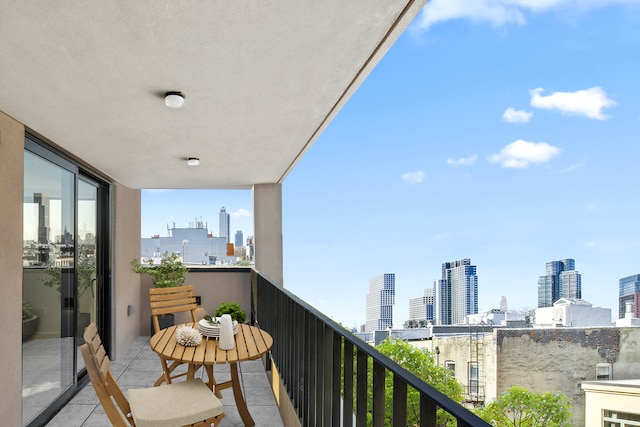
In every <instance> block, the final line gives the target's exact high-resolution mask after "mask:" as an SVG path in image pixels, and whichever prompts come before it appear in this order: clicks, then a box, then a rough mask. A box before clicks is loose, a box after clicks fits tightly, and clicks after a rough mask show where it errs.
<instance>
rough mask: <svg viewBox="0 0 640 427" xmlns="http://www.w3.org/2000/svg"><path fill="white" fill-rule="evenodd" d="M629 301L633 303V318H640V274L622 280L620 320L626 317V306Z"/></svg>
mask: <svg viewBox="0 0 640 427" xmlns="http://www.w3.org/2000/svg"><path fill="white" fill-rule="evenodd" d="M627 301H630V302H631V303H632V308H633V317H635V318H638V317H640V274H634V275H633V276H627V277H623V278H622V279H620V297H619V306H618V307H619V308H618V318H619V319H622V318H624V317H625V305H626V303H627Z"/></svg>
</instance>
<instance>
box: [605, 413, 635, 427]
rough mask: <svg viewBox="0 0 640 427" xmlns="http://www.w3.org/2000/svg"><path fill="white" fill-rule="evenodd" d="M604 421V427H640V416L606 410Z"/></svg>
mask: <svg viewBox="0 0 640 427" xmlns="http://www.w3.org/2000/svg"><path fill="white" fill-rule="evenodd" d="M602 421H603V425H604V427H632V426H633V427H636V426H640V414H631V413H628V412H618V411H611V410H606V409H605V410H604V412H603V416H602Z"/></svg>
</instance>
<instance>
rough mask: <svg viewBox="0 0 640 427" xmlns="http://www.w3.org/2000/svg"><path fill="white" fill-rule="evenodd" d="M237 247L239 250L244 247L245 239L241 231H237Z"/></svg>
mask: <svg viewBox="0 0 640 427" xmlns="http://www.w3.org/2000/svg"><path fill="white" fill-rule="evenodd" d="M235 246H236V248H239V247H240V246H244V238H243V236H242V231H240V230H238V231H236V242H235Z"/></svg>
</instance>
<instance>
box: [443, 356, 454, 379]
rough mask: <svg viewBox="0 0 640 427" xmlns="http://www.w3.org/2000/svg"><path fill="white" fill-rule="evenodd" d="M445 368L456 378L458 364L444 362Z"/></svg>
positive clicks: (449, 361) (448, 361) (450, 361)
mask: <svg viewBox="0 0 640 427" xmlns="http://www.w3.org/2000/svg"><path fill="white" fill-rule="evenodd" d="M444 367H445V368H447V369H448V370H450V371H451V376H452V377H454V378H455V377H456V362H454V361H452V360H447V361H445V362H444Z"/></svg>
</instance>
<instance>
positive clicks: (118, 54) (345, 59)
mask: <svg viewBox="0 0 640 427" xmlns="http://www.w3.org/2000/svg"><path fill="white" fill-rule="evenodd" d="M423 4H424V1H418V2H413V1H407V0H402V1H401V0H393V1H371V0H350V1H343V0H333V1H313V2H309V1H190V2H186V1H165V2H159V1H155V0H146V1H139V0H137V1H112V2H87V1H75V0H73V1H56V2H23V1H21V2H3V4H2V5H0V40H1V42H0V63H1V64H2V66H1V67H0V110H2V111H4V112H5V113H7V114H9V115H10V116H12V117H14V118H15V119H17V120H19V121H20V122H22V123H24V124H25V125H26V126H27V127H28V128H30V129H32V130H33V131H34V132H36V133H38V134H41V135H43V136H45V137H46V138H47V139H48V140H49V141H51V142H52V143H54V144H56V145H58V146H60V147H61V148H62V149H64V150H66V151H68V152H69V153H72V154H73V155H74V156H76V157H78V158H79V159H81V160H82V161H84V162H86V163H88V164H90V165H91V166H92V167H94V168H96V169H97V170H98V171H100V172H101V173H103V174H105V175H107V176H109V177H111V178H112V179H115V180H117V181H120V182H122V183H123V184H125V185H127V186H129V187H131V188H250V187H251V185H253V184H258V183H278V182H282V180H283V179H284V178H285V177H286V175H287V174H288V173H289V172H290V171H291V169H292V168H293V167H294V165H295V164H296V162H297V161H298V160H299V159H300V158H301V156H302V155H303V154H304V153H305V151H306V150H307V149H308V148H309V147H310V145H311V144H312V143H313V142H314V140H315V139H316V138H317V137H318V135H319V134H320V133H321V132H322V130H323V129H324V127H325V126H326V125H327V124H328V123H329V121H330V120H331V119H332V118H333V117H334V115H335V114H336V113H337V112H338V111H339V109H340V108H341V107H342V105H343V104H344V103H345V102H346V101H347V99H348V98H349V96H350V95H351V94H352V93H353V91H354V90H355V89H356V88H357V87H358V86H359V85H360V83H361V82H362V80H363V79H364V78H365V77H366V75H367V74H368V73H369V72H370V71H371V69H372V68H373V67H374V66H375V64H376V63H377V62H378V61H379V60H380V59H381V57H382V55H384V53H385V52H386V51H387V50H388V48H389V47H390V45H391V44H392V43H393V42H394V41H395V40H396V39H397V37H399V35H400V34H401V33H402V31H403V30H404V29H405V28H406V27H407V26H408V24H409V23H410V21H411V20H412V19H413V18H414V17H415V16H416V14H417V13H418V12H419V11H420V8H421V7H422V5H423ZM172 90H179V91H182V92H183V93H184V94H185V95H186V105H185V107H184V108H182V109H180V110H171V109H169V108H167V107H166V106H165V105H164V102H163V95H164V92H166V91H172ZM192 156H193V157H198V158H200V160H201V165H200V166H198V167H188V166H187V164H186V158H187V157H192Z"/></svg>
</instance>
